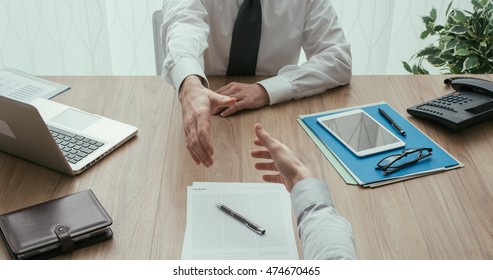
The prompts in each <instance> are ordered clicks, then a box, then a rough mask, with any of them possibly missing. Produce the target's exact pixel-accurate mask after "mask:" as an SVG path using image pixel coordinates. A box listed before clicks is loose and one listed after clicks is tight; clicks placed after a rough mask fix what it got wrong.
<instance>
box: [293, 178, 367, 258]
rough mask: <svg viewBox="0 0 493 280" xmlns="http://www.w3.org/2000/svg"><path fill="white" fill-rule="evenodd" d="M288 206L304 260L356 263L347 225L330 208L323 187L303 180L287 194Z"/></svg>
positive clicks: (325, 190) (350, 232) (327, 191)
mask: <svg viewBox="0 0 493 280" xmlns="http://www.w3.org/2000/svg"><path fill="white" fill-rule="evenodd" d="M291 202H292V205H293V209H294V212H295V214H296V217H297V222H298V231H299V236H300V239H301V243H302V247H303V256H304V258H305V259H307V260H308V259H310V260H316V259H327V260H329V259H330V260H341V259H344V260H346V259H356V258H357V256H356V250H355V248H354V242H353V231H352V227H351V224H350V223H349V222H348V221H347V220H346V219H344V218H343V217H342V216H341V215H339V213H337V211H336V209H335V208H334V206H333V202H332V196H331V194H330V192H329V189H328V188H327V185H326V184H325V183H324V182H322V181H320V180H318V179H315V178H309V179H304V180H302V181H300V182H298V183H297V184H296V185H294V187H293V189H292V190H291Z"/></svg>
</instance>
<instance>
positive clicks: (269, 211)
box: [182, 182, 299, 260]
mask: <svg viewBox="0 0 493 280" xmlns="http://www.w3.org/2000/svg"><path fill="white" fill-rule="evenodd" d="M216 203H222V204H224V205H226V206H228V207H230V208H231V209H233V210H235V211H236V212H238V213H239V214H241V215H243V216H245V217H246V218H248V219H249V220H251V221H252V222H254V223H256V224H258V225H259V226H262V227H263V228H264V229H265V230H266V233H265V234H264V235H259V234H256V233H255V232H253V231H252V230H250V229H248V228H247V227H246V226H245V225H244V224H242V223H240V222H239V221H238V220H236V219H234V218H233V217H231V216H229V215H227V214H226V213H224V212H223V211H221V210H220V209H219V208H218V207H217V206H216ZM294 234H295V233H294V230H293V224H292V218H291V200H290V197H289V193H288V192H287V191H286V189H285V187H284V186H283V185H281V184H267V183H212V182H210V183H208V182H201V183H198V182H195V183H193V186H189V187H188V190H187V227H186V231H185V240H184V242H183V250H182V259H188V260H189V259H198V260H207V259H223V260H225V259H235V260H247V259H254V260H262V259H276V260H281V259H298V258H299V257H298V251H297V247H296V240H295V235H294Z"/></svg>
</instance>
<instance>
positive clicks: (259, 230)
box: [216, 203, 265, 235]
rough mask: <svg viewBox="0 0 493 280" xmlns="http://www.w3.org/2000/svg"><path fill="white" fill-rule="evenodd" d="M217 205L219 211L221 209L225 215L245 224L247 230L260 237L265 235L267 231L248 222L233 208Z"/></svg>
mask: <svg viewBox="0 0 493 280" xmlns="http://www.w3.org/2000/svg"><path fill="white" fill-rule="evenodd" d="M216 205H217V207H218V208H219V209H221V211H223V212H224V213H226V214H228V215H230V216H231V217H233V218H235V219H237V220H238V221H240V222H241V223H243V224H244V225H245V226H247V228H249V229H251V230H252V231H253V232H255V233H258V234H260V235H263V234H265V229H263V228H262V227H260V226H259V225H257V224H255V223H254V222H252V221H250V220H248V219H247V218H245V217H243V216H242V215H240V214H238V213H237V212H235V211H234V210H232V209H231V208H229V207H227V206H226V205H224V204H221V203H216Z"/></svg>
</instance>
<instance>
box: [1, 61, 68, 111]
mask: <svg viewBox="0 0 493 280" xmlns="http://www.w3.org/2000/svg"><path fill="white" fill-rule="evenodd" d="M68 89H70V87H69V86H66V85H62V84H58V83H54V82H51V81H48V80H45V79H41V78H38V77H35V76H32V75H29V74H27V73H24V72H21V71H17V70H14V69H10V68H6V69H0V95H2V96H5V97H8V98H10V99H14V100H17V101H21V102H25V103H29V102H31V101H33V100H34V99H37V98H47V99H49V98H52V97H54V96H56V95H58V94H60V93H62V92H64V91H66V90H68Z"/></svg>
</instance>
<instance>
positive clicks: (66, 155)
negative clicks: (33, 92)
mask: <svg viewBox="0 0 493 280" xmlns="http://www.w3.org/2000/svg"><path fill="white" fill-rule="evenodd" d="M135 135H137V128H136V127H134V126H131V125H128V124H125V123H122V122H118V121H115V120H112V119H108V118H105V117H102V116H98V115H94V114H90V113H87V112H83V111H81V110H78V109H75V108H73V107H70V106H66V105H63V104H60V103H57V102H54V101H51V100H47V99H36V100H33V101H31V102H30V103H24V102H19V101H16V100H12V99H10V98H6V97H3V96H0V150H1V151H3V152H6V153H9V154H11V155H14V156H17V157H20V158H23V159H26V160H29V161H32V162H35V163H37V164H40V165H43V166H46V167H48V168H51V169H54V170H57V171H60V172H62V173H65V174H68V175H76V174H80V173H81V172H82V171H84V170H86V169H87V168H88V167H90V166H91V165H93V164H94V163H96V162H97V161H99V160H100V159H102V158H103V157H104V156H106V155H108V154H109V153H110V152H112V151H113V150H115V149H116V148H117V147H118V146H120V145H122V144H123V143H125V142H126V141H127V140H129V139H130V138H132V137H133V136H135Z"/></svg>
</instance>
